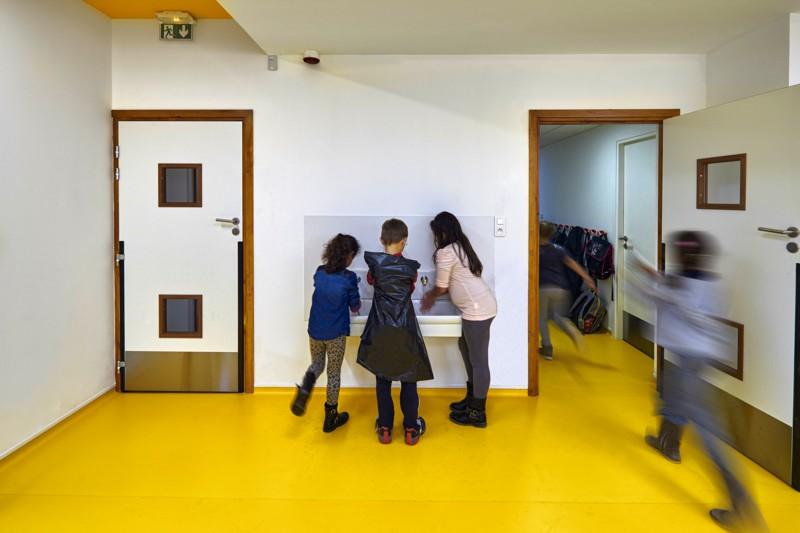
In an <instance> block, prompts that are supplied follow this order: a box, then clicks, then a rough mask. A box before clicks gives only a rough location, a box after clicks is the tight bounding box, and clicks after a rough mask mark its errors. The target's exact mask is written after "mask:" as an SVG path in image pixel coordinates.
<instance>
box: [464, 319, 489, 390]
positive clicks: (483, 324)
mask: <svg viewBox="0 0 800 533" xmlns="http://www.w3.org/2000/svg"><path fill="white" fill-rule="evenodd" d="M492 320H494V318H488V319H486V320H464V319H461V338H460V339H458V349H459V350H461V357H462V358H463V359H464V366H465V367H466V369H467V379H469V381H470V383H472V395H473V396H474V397H475V398H479V399H483V398H486V395H487V394H489V383H490V382H491V379H492V376H491V373H490V372H489V330H490V328H491V326H492Z"/></svg>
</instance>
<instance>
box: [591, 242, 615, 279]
mask: <svg viewBox="0 0 800 533" xmlns="http://www.w3.org/2000/svg"><path fill="white" fill-rule="evenodd" d="M586 270H587V271H588V272H589V275H590V276H592V277H593V278H594V279H608V278H610V277H611V275H612V274H613V273H614V246H613V245H612V244H611V243H610V242H608V239H607V238H606V237H599V236H594V237H592V239H591V240H590V241H589V244H588V245H587V246H586Z"/></svg>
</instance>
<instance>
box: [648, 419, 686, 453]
mask: <svg viewBox="0 0 800 533" xmlns="http://www.w3.org/2000/svg"><path fill="white" fill-rule="evenodd" d="M681 433H683V428H682V427H681V426H679V425H678V424H674V423H672V422H670V421H669V420H664V419H661V428H660V429H659V430H658V436H655V435H647V436H646V437H645V438H644V440H645V442H646V443H647V444H649V445H650V446H652V447H653V448H655V449H656V450H658V451H659V452H661V455H663V456H664V457H666V458H667V459H668V460H670V461H672V462H673V463H680V462H681Z"/></svg>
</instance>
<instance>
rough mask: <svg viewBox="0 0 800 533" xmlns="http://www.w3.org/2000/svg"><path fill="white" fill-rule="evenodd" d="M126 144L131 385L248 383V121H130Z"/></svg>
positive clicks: (122, 193) (124, 234)
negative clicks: (242, 293)
mask: <svg viewBox="0 0 800 533" xmlns="http://www.w3.org/2000/svg"><path fill="white" fill-rule="evenodd" d="M119 147H120V157H119V172H120V175H119V238H120V241H121V242H122V243H123V250H124V261H123V269H122V272H123V313H124V315H123V327H124V336H123V342H124V346H123V360H124V361H125V366H124V373H123V376H124V377H123V387H124V389H123V390H128V391H131V390H160V391H163V390H175V391H179V390H191V391H204V390H205V391H237V390H241V386H242V383H241V377H240V376H241V369H242V351H241V341H240V333H239V330H240V302H239V287H240V285H241V275H240V259H239V254H240V252H239V248H240V242H241V240H242V239H241V233H240V227H241V223H240V220H239V219H240V218H241V216H242V129H241V124H240V123H239V122H177V121H175V122H172V121H169V122H166V121H165V122H160V121H142V122H135V121H122V122H120V123H119ZM217 219H223V220H224V221H218V220H217Z"/></svg>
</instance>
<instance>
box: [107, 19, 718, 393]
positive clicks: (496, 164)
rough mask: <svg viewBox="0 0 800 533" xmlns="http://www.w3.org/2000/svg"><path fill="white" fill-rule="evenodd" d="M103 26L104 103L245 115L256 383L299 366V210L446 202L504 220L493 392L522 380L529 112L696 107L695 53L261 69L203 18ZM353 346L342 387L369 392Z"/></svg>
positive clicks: (420, 209)
mask: <svg viewBox="0 0 800 533" xmlns="http://www.w3.org/2000/svg"><path fill="white" fill-rule="evenodd" d="M112 27H113V31H112V34H113V36H112V41H113V59H112V62H113V88H112V93H113V106H114V107H115V108H120V109H122V108H213V109H220V108H252V109H254V114H255V270H256V279H255V299H256V301H255V306H256V308H255V335H256V338H255V365H256V385H258V386H270V385H279V386H288V385H291V384H293V383H295V382H296V381H297V380H298V379H299V378H300V376H301V375H302V373H303V371H304V370H305V367H306V365H307V364H308V339H307V336H306V333H305V328H304V326H305V325H304V313H303V311H304V308H305V302H304V300H303V292H304V291H303V288H304V284H305V280H304V279H303V278H302V271H303V269H302V265H303V254H304V246H303V217H304V216H305V215H323V214H324V215H385V216H389V215H397V216H404V215H434V214H435V213H437V212H438V211H440V210H442V209H448V210H451V211H453V212H455V213H456V214H460V215H488V216H492V215H500V216H504V217H506V219H507V229H508V236H507V237H505V238H501V239H497V240H496V241H495V257H494V258H493V260H494V266H495V272H496V282H495V288H496V293H497V299H498V302H499V308H500V314H499V316H498V318H497V320H496V321H495V323H494V325H493V327H492V346H491V365H492V373H493V385H494V386H496V387H510V388H524V387H526V386H527V382H526V381H527V378H526V376H527V324H526V320H525V317H526V315H527V262H528V258H527V243H528V235H527V221H528V114H527V112H528V110H529V109H536V108H539V109H547V108H551V109H554V108H631V107H643V108H647V107H650V108H656V107H677V108H681V109H683V110H684V111H689V110H694V109H699V108H702V107H703V106H704V104H705V57H704V56H703V55H628V56H607V55H605V56H604V55H586V56H324V55H323V57H322V63H321V64H320V65H318V66H317V67H309V66H306V65H305V64H303V63H302V62H301V61H300V58H298V57H281V58H280V62H279V70H278V71H277V72H269V71H268V70H267V59H266V56H265V55H264V54H263V52H262V51H261V49H260V48H259V47H258V46H257V45H256V44H255V43H254V42H253V41H252V40H251V39H250V38H249V37H248V36H247V34H246V33H244V31H242V30H241V28H239V26H238V25H237V24H236V23H235V22H233V21H208V20H201V21H200V23H199V24H198V26H197V33H196V40H195V41H194V42H191V43H175V42H173V43H164V42H160V41H159V40H158V28H157V25H156V23H155V21H122V20H120V21H114V22H113V23H112ZM123 149H124V147H123ZM335 231H336V228H331V232H332V233H333V232H335ZM378 233H379V228H377V227H376V228H375V239H374V240H373V241H371V242H365V243H363V244H364V245H365V247H366V248H367V249H376V248H377V246H378V244H377V241H378ZM484 259H485V260H487V261H491V260H492V258H484ZM354 341H355V339H354ZM355 344H356V343H355V342H350V343H349V345H350V348H349V350H348V355H347V363H346V364H345V369H344V373H343V382H344V384H345V385H349V386H352V385H362V386H370V385H372V384H374V381H373V380H372V378H371V377H370V376H369V375H368V374H366V373H365V372H363V371H362V370H361V369H360V368H357V367H356V365H355V362H354V353H353V349H354V346H355ZM428 346H429V349H430V352H431V360H432V362H433V366H434V371H435V373H436V376H437V379H436V380H435V381H434V382H430V383H428V385H436V386H463V382H464V379H465V376H464V371H463V363H462V362H461V359H460V356H459V355H458V351H457V347H456V343H455V339H438V340H436V339H432V340H430V341H429V343H428Z"/></svg>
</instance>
